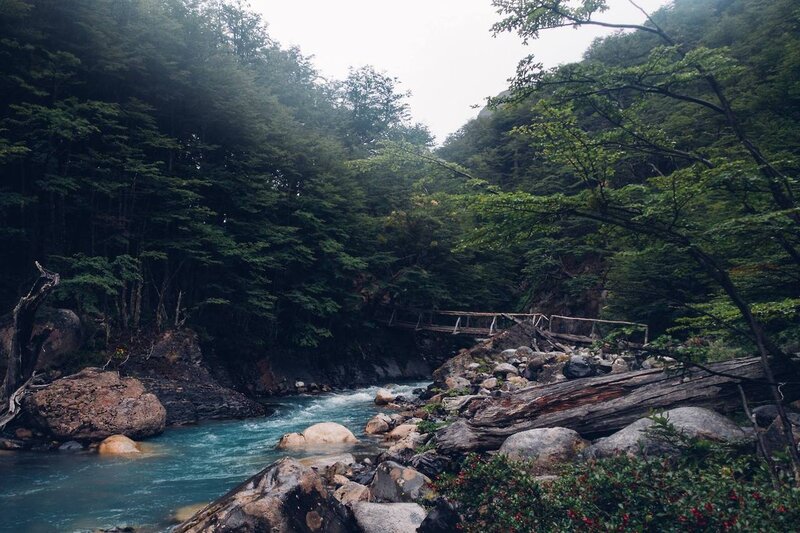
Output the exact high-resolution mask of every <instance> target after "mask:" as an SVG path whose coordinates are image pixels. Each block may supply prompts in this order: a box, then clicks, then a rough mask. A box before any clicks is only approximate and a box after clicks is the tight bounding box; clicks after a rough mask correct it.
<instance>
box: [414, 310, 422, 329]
mask: <svg viewBox="0 0 800 533" xmlns="http://www.w3.org/2000/svg"><path fill="white" fill-rule="evenodd" d="M421 322H422V313H420V314H419V316H418V317H417V325H416V326H415V327H414V331H418V330H419V325H420V323H421Z"/></svg>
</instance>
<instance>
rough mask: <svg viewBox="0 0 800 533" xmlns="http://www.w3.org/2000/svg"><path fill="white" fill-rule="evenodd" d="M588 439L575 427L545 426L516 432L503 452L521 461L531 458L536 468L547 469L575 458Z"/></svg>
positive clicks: (502, 448)
mask: <svg viewBox="0 0 800 533" xmlns="http://www.w3.org/2000/svg"><path fill="white" fill-rule="evenodd" d="M587 445H588V442H586V441H585V440H583V439H582V438H581V436H580V435H579V434H578V433H577V432H576V431H573V430H571V429H567V428H541V429H531V430H528V431H522V432H520V433H515V434H514V435H511V436H510V437H508V438H507V439H506V440H505V442H504V443H503V445H502V446H501V447H500V452H499V453H503V454H505V455H507V456H508V457H510V458H511V459H515V460H517V461H521V460H524V461H530V462H531V463H532V465H533V467H534V469H536V470H546V469H547V468H549V467H552V466H553V465H555V464H558V463H565V462H567V461H571V460H573V459H575V458H576V457H577V456H578V452H580V451H581V450H583V449H584V448H585V447H586V446H587Z"/></svg>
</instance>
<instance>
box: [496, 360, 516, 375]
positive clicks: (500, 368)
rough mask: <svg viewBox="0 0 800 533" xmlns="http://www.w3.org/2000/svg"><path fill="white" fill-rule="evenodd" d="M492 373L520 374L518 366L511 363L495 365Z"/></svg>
mask: <svg viewBox="0 0 800 533" xmlns="http://www.w3.org/2000/svg"><path fill="white" fill-rule="evenodd" d="M492 373H493V374H494V375H496V376H507V375H509V374H513V375H515V376H516V375H517V374H519V370H517V367H515V366H514V365H512V364H510V363H500V364H499V365H497V366H495V367H494V370H492Z"/></svg>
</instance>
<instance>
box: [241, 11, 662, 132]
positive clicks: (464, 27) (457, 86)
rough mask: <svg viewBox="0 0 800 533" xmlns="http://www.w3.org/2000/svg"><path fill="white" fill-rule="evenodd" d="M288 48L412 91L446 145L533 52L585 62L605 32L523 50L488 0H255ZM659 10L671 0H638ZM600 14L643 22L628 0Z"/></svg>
mask: <svg viewBox="0 0 800 533" xmlns="http://www.w3.org/2000/svg"><path fill="white" fill-rule="evenodd" d="M250 1H251V4H252V7H253V9H254V10H256V11H258V12H260V13H261V14H262V15H263V17H264V20H266V22H267V23H268V24H269V33H270V35H271V36H272V37H273V38H274V39H277V40H278V41H280V42H281V44H282V45H283V46H290V45H297V46H299V47H300V49H301V51H302V52H303V54H304V55H313V56H314V59H313V62H314V64H315V65H316V67H317V68H318V69H319V70H320V72H321V73H322V75H323V76H325V77H327V78H339V79H341V78H344V77H346V76H347V71H348V68H349V67H351V66H352V67H356V68H357V67H361V66H364V65H372V66H374V67H375V68H376V69H378V70H380V71H384V72H386V73H387V74H389V75H391V76H394V77H397V78H399V80H400V81H401V82H402V85H401V86H400V88H401V89H402V90H404V91H405V90H410V91H411V92H412V96H411V98H410V100H409V103H410V105H411V114H412V116H413V118H414V120H415V121H418V122H422V123H424V124H426V125H428V127H429V128H430V129H431V131H432V132H433V133H434V134H435V135H436V137H437V140H438V141H439V142H442V141H444V139H445V137H446V136H447V135H448V134H449V133H452V132H454V131H456V130H457V129H458V128H459V127H461V126H462V125H463V124H464V123H465V122H467V121H468V120H469V119H470V118H473V117H474V116H476V115H477V113H478V110H477V109H472V108H471V106H473V105H475V104H479V105H481V106H482V105H483V104H484V103H485V99H486V97H488V96H495V95H497V94H498V93H499V92H501V91H502V90H504V89H505V88H506V86H507V83H506V80H507V79H508V78H510V77H511V76H512V75H513V74H514V71H515V69H516V66H517V63H518V62H519V60H520V59H522V58H523V57H525V56H527V55H528V54H530V53H533V54H534V55H535V56H536V58H537V61H540V62H542V63H544V65H545V66H548V67H550V66H556V65H558V64H561V63H567V62H572V61H576V60H579V59H580V58H581V54H582V53H583V51H584V50H585V49H586V48H587V47H588V46H589V44H591V42H592V40H593V39H594V38H595V37H597V36H600V35H604V34H607V33H608V31H607V30H602V29H600V28H583V29H581V30H574V29H572V28H561V29H558V30H551V31H548V32H544V33H543V34H542V37H541V38H540V39H539V40H536V41H531V43H530V44H529V46H527V47H526V46H523V45H522V41H521V39H520V38H519V37H517V36H516V35H515V34H510V33H509V34H503V35H500V36H498V37H496V38H494V37H492V35H491V32H490V31H489V29H490V27H491V25H492V24H493V23H494V22H496V21H497V20H498V19H499V16H498V15H497V13H496V11H495V9H494V7H492V5H491V1H490V0H404V1H402V2H397V1H394V2H389V0H250ZM637 3H638V4H639V5H641V6H642V7H643V8H645V9H646V10H648V11H650V12H652V11H655V10H656V9H657V8H658V7H659V6H662V5H664V4H666V3H668V0H640V1H639V2H637ZM609 4H610V5H611V10H610V11H608V12H606V13H604V14H603V15H601V16H598V17H596V18H597V19H598V20H608V21H614V22H636V23H639V22H642V20H643V19H644V17H643V15H642V14H641V13H640V12H638V11H637V10H636V8H634V7H633V6H632V5H631V4H630V3H629V2H628V1H627V0H609Z"/></svg>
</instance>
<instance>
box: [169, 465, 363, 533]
mask: <svg viewBox="0 0 800 533" xmlns="http://www.w3.org/2000/svg"><path fill="white" fill-rule="evenodd" d="M355 529H356V526H355V523H354V521H353V519H352V518H351V517H350V515H349V514H348V512H347V510H346V508H345V507H344V505H342V504H341V503H340V502H339V501H337V500H336V498H334V496H333V494H331V493H330V492H329V491H328V489H327V488H326V486H325V483H323V481H322V478H321V477H320V476H319V475H318V474H317V473H316V472H314V470H313V469H311V468H308V467H304V466H303V465H301V464H300V463H298V462H297V461H295V460H293V459H291V458H288V457H287V458H284V459H281V460H279V461H277V462H275V463H273V464H271V465H270V466H268V467H267V468H265V469H264V470H262V471H261V472H259V473H258V474H256V475H255V476H253V477H251V478H250V479H248V480H247V481H245V482H244V483H242V484H241V485H239V486H238V487H236V488H234V489H233V490H231V491H230V492H228V493H227V494H226V495H225V496H223V497H222V498H220V499H218V500H217V501H215V502H213V503H212V504H210V505H208V506H207V507H205V508H204V509H202V510H201V511H200V512H199V513H197V514H196V515H194V516H193V517H192V518H190V519H189V520H187V521H186V522H183V523H182V524H180V525H179V526H177V528H176V529H175V530H174V532H175V533H190V532H191V533H201V532H206V531H276V532H277V531H281V532H282V531H286V532H294V531H297V532H300V531H303V532H320V533H321V532H330V533H344V532H350V531H353V530H355Z"/></svg>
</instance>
